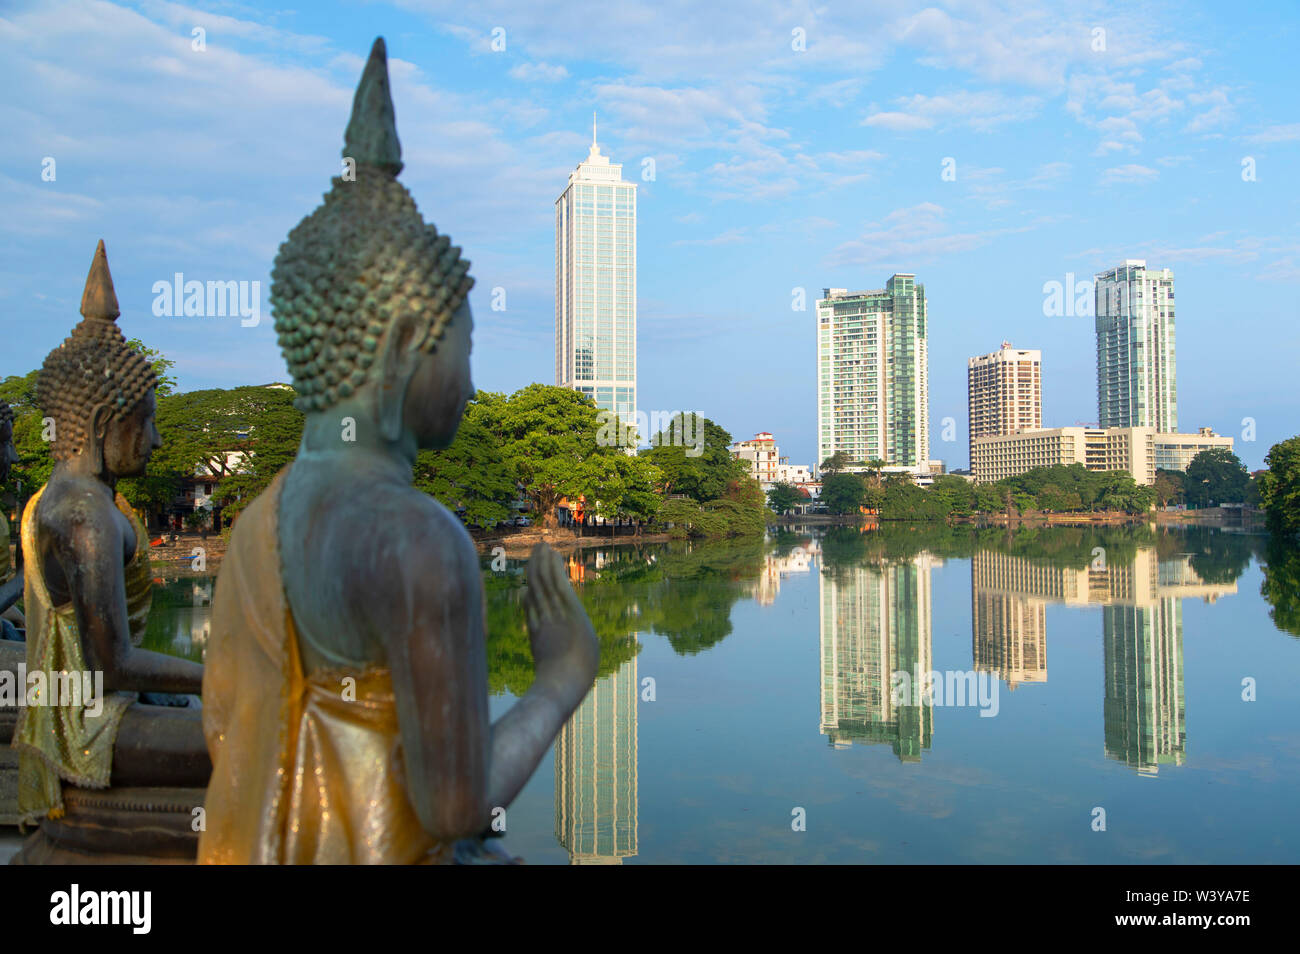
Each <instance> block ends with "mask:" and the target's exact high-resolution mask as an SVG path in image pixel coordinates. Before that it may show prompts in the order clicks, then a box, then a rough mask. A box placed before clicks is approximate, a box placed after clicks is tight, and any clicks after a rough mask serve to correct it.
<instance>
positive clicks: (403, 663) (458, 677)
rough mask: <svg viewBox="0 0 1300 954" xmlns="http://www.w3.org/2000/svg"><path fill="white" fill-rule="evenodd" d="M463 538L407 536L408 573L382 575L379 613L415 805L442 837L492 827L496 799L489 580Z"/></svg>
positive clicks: (377, 618) (376, 608)
mask: <svg viewBox="0 0 1300 954" xmlns="http://www.w3.org/2000/svg"><path fill="white" fill-rule="evenodd" d="M460 542H461V541H457V540H455V539H454V538H449V537H448V535H446V534H438V533H429V534H422V535H420V536H419V537H418V538H415V537H412V538H408V540H407V541H406V546H405V547H404V548H402V550H403V552H404V554H405V558H404V559H403V560H402V561H401V567H402V568H403V569H404V571H405V572H401V573H393V572H391V571H388V572H383V573H381V574H380V578H379V579H376V580H375V581H374V583H375V589H374V591H373V592H374V593H375V594H376V596H377V597H378V598H377V599H375V601H374V602H375V605H374V607H373V612H372V613H371V615H370V618H371V620H372V621H373V622H374V623H375V625H377V626H379V627H382V630H383V632H382V634H381V635H382V636H383V637H384V642H385V644H386V647H387V654H388V663H389V670H390V672H391V673H392V680H393V694H394V697H395V701H396V705H397V721H398V726H399V729H400V732H401V737H402V757H403V759H404V760H405V768H406V781H407V791H408V793H409V795H410V797H411V804H412V806H413V807H414V808H415V812H416V815H417V817H418V818H419V819H420V824H421V825H422V826H423V827H424V829H425V831H427V832H428V833H429V834H430V835H432V836H433V837H434V838H437V839H439V840H442V841H453V840H456V839H459V838H466V837H469V836H471V835H476V834H478V833H479V832H481V831H483V830H484V829H485V828H486V827H487V824H488V821H489V819H490V815H489V808H490V807H491V806H490V805H489V804H488V797H487V779H488V751H489V748H488V747H489V740H490V735H489V733H490V729H489V726H488V698H487V696H488V694H487V649H486V645H485V643H484V640H483V582H482V580H481V579H480V577H479V570H478V565H477V559H476V558H474V556H475V555H474V552H473V546H472V545H471V544H469V542H468V540H466V541H464V544H465V546H468V547H469V551H470V552H469V554H468V557H469V558H471V559H467V557H466V555H465V554H464V553H463V551H462V547H461V546H459V544H460Z"/></svg>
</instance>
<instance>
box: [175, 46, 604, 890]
mask: <svg viewBox="0 0 1300 954" xmlns="http://www.w3.org/2000/svg"><path fill="white" fill-rule="evenodd" d="M343 156H344V157H345V158H346V159H351V160H352V161H353V162H354V163H355V177H353V176H350V175H346V176H341V177H339V178H336V179H334V180H333V188H332V189H331V190H330V191H329V192H328V193H326V195H325V202H324V204H323V205H321V206H320V207H318V208H317V209H316V210H315V211H314V212H313V213H312V214H311V215H309V216H307V218H306V219H304V220H303V221H302V222H301V223H300V224H299V225H298V226H297V227H296V228H294V229H293V230H292V231H291V232H290V233H289V237H288V240H287V241H286V242H285V243H284V244H283V245H282V246H281V247H280V251H279V254H278V256H277V257H276V261H275V267H274V269H273V271H272V280H273V281H272V289H271V303H272V306H273V309H274V314H275V328H276V331H277V333H278V335H279V342H280V346H281V349H282V351H283V353H284V356H285V359H286V361H287V363H288V367H289V371H290V373H291V374H292V376H293V384H294V388H295V390H296V391H297V392H298V397H297V405H298V407H299V408H301V409H302V411H303V412H304V413H305V414H306V423H305V428H304V432H303V438H302V444H301V447H300V449H299V452H298V455H297V457H296V459H295V460H294V462H293V463H292V464H290V465H289V466H288V467H287V468H286V469H285V470H284V471H282V472H281V473H280V475H279V476H278V477H277V478H276V479H275V481H274V483H273V484H272V485H271V487H270V488H268V490H267V491H265V492H264V493H263V494H262V495H261V496H259V497H258V498H257V499H256V500H254V501H253V502H252V503H251V504H250V505H249V506H248V508H247V509H246V510H245V511H244V512H243V514H242V515H241V516H240V517H239V519H238V521H237V522H236V524H235V527H234V530H233V532H232V536H231V540H230V546H229V549H228V550H227V553H226V556H225V558H224V560H223V562H222V566H221V571H220V575H219V576H218V579H217V584H216V590H215V594H214V597H213V607H212V622H211V634H210V636H209V640H208V654H207V658H206V665H207V668H206V672H205V675H204V683H203V700H204V728H205V731H206V732H207V737H208V745H209V748H210V751H211V753H212V762H213V773H212V782H211V784H210V786H209V788H208V793H207V799H206V802H205V804H206V809H207V827H206V830H205V831H204V832H203V834H202V835H201V836H200V842H199V861H200V863H204V862H208V863H272V864H274V863H286V864H295V863H296V864H307V863H426V862H449V861H463V860H473V861H478V860H484V859H490V858H491V857H492V855H493V854H494V853H493V851H491V850H490V849H488V850H484V846H485V845H491V844H493V843H494V840H493V839H490V838H486V837H480V836H483V835H485V834H486V833H487V832H488V830H489V827H490V826H491V824H492V822H493V820H494V819H496V818H499V817H500V810H504V809H505V808H506V806H508V805H509V804H510V802H511V801H512V800H513V799H514V797H515V796H516V795H517V794H518V792H519V791H520V789H521V788H522V787H523V786H524V784H525V782H526V781H527V780H528V778H529V776H530V775H531V774H532V772H533V770H534V769H535V768H536V766H537V764H538V762H539V760H540V759H541V757H542V756H543V755H544V754H545V752H546V750H547V748H548V746H549V745H550V744H551V741H552V739H553V738H554V737H555V735H556V734H557V733H558V731H559V730H560V728H561V727H562V726H563V724H564V722H565V721H566V720H567V718H568V717H569V715H570V714H571V713H572V712H573V710H574V709H575V708H577V706H578V704H579V703H580V702H581V701H582V699H583V698H584V696H585V695H586V694H587V692H588V690H589V689H590V688H591V685H592V682H593V680H594V678H595V674H596V666H597V662H598V659H599V644H598V643H597V640H596V637H595V633H594V632H593V630H592V627H591V623H590V621H589V620H588V619H587V616H586V613H585V612H584V610H583V608H582V604H581V603H580V602H579V600H578V598H577V595H576V594H575V593H574V591H573V589H572V587H571V586H570V584H569V582H568V579H567V578H566V576H565V573H564V567H563V565H562V563H561V562H560V559H559V557H558V556H557V555H556V554H555V552H554V551H553V550H551V549H550V548H549V547H546V546H544V545H539V546H538V547H537V548H536V549H535V550H534V551H533V553H532V555H531V560H530V563H529V567H528V577H529V586H528V593H527V598H526V601H525V607H526V617H527V622H528V627H529V636H530V640H531V644H532V651H533V658H534V662H535V664H536V680H535V682H534V683H533V685H532V687H531V688H530V689H529V690H528V692H527V693H525V694H524V695H523V696H522V697H521V698H520V699H519V700H518V702H516V704H515V705H514V707H513V708H512V709H511V710H509V711H508V712H506V713H505V714H503V715H502V716H501V717H500V718H499V719H498V720H497V721H496V722H495V723H491V722H490V721H489V717H488V684H487V652H486V633H485V600H484V588H483V582H482V577H481V570H480V564H479V559H478V554H477V552H476V551H475V548H474V545H473V542H472V541H471V540H470V537H469V535H468V533H467V532H466V531H465V528H464V527H463V526H462V525H461V523H460V521H459V520H457V519H456V517H455V516H453V515H452V514H451V513H450V512H449V511H448V510H447V509H446V508H445V507H443V506H442V505H441V504H440V503H438V502H437V501H436V500H434V499H433V498H432V497H430V496H428V495H426V494H424V493H421V492H420V491H418V490H416V489H414V488H413V487H412V486H411V484H412V468H413V466H414V461H415V456H416V452H417V450H418V449H420V448H437V447H445V446H446V445H447V444H449V443H450V442H451V440H452V438H453V437H454V435H455V433H456V429H457V426H458V425H459V422H460V418H461V415H462V413H463V411H464V408H465V404H466V402H467V401H468V400H469V399H470V398H471V396H472V395H473V394H474V389H473V385H472V384H471V381H470V367H469V352H470V334H471V330H472V327H473V320H472V317H471V315H470V309H469V305H468V302H467V300H466V296H467V294H468V292H469V290H470V286H471V285H472V283H473V282H472V279H471V278H470V277H469V274H468V272H469V263H468V262H467V261H465V260H464V259H462V258H461V254H460V249H459V248H457V247H455V246H453V245H451V243H450V241H449V240H448V238H447V237H446V236H445V235H440V234H439V233H438V232H437V230H436V229H435V228H434V227H433V226H432V225H427V224H426V223H425V222H424V221H423V219H422V218H421V217H420V214H419V212H418V211H417V209H416V206H415V202H414V201H413V199H412V198H411V195H410V193H409V192H408V191H407V190H406V188H405V187H403V186H402V185H401V184H400V183H398V181H397V178H396V176H397V173H398V172H399V171H400V170H401V168H402V162H401V158H400V157H401V149H400V145H399V143H398V139H397V130H396V125H395V121H394V116H393V104H392V98H391V94H390V92H389V83H388V64H387V59H386V55H385V49H384V42H383V39H382V38H380V39H378V40H376V41H375V44H374V47H373V49H372V50H371V53H370V59H369V61H368V62H367V64H366V67H365V70H364V73H363V75H362V77H361V82H360V85H359V86H358V88H357V92H356V97H355V99H354V102H353V111H352V117H351V121H350V123H349V124H348V127H347V133H346V136H345V146H344V149H343Z"/></svg>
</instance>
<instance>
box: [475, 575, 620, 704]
mask: <svg viewBox="0 0 1300 954" xmlns="http://www.w3.org/2000/svg"><path fill="white" fill-rule="evenodd" d="M522 583H523V575H522V574H515V573H495V574H489V575H488V576H487V578H486V579H485V580H484V587H485V588H486V590H487V631H488V639H487V661H488V691H489V692H491V693H492V694H493V695H496V694H498V693H501V692H510V693H512V694H514V695H516V696H521V695H523V694H524V693H525V692H527V691H528V687H529V686H531V685H532V684H533V653H532V649H531V648H530V647H529V643H528V627H527V625H526V624H525V622H524V603H523V596H524V589H523V586H522ZM610 589H612V587H611V588H601V587H599V586H592V585H587V586H583V587H580V588H579V595H580V596H581V598H582V605H583V606H584V607H585V608H586V610H587V615H588V616H589V617H590V618H591V625H592V628H593V629H595V631H596V637H597V638H598V639H599V640H600V668H599V669H598V670H597V673H596V675H597V678H599V677H601V676H607V675H609V674H611V673H613V672H616V671H617V670H618V669H619V667H620V666H622V665H623V664H624V663H625V662H627V661H628V660H629V659H632V658H633V657H634V656H636V654H637V653H638V652H640V651H641V647H640V645H639V644H638V643H637V641H636V637H635V635H634V633H635V628H636V627H635V616H634V615H633V610H632V609H631V608H630V604H629V603H628V602H627V601H620V600H619V598H618V596H617V594H616V593H612V592H610Z"/></svg>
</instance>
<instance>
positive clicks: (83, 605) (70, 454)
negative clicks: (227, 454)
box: [13, 241, 211, 848]
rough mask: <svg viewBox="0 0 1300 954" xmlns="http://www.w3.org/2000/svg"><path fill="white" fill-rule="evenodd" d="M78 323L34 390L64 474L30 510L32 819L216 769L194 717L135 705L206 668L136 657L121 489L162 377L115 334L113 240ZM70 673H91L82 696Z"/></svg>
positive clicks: (134, 531) (24, 748)
mask: <svg viewBox="0 0 1300 954" xmlns="http://www.w3.org/2000/svg"><path fill="white" fill-rule="evenodd" d="M81 314H82V316H83V320H82V321H81V322H80V323H79V324H78V325H77V326H76V327H75V328H73V329H72V334H71V335H70V336H69V337H68V338H67V339H66V340H65V341H64V342H63V344H61V345H59V347H57V348H55V349H54V350H53V351H51V352H50V354H49V355H48V356H47V357H46V359H45V362H44V364H43V365H42V367H41V370H40V373H39V375H38V377H37V382H36V398H37V403H38V404H39V405H40V407H41V409H42V412H43V413H44V415H45V416H46V417H48V418H51V419H52V420H53V426H54V439H53V442H52V444H51V447H50V451H51V455H52V456H53V458H54V468H53V471H52V472H51V474H50V479H49V481H48V482H47V483H46V484H45V486H44V487H42V488H41V489H40V491H38V492H37V493H36V494H35V495H34V496H33V497H32V498H31V500H30V501H28V504H27V507H26V509H25V510H24V512H23V518H22V534H21V537H22V546H23V565H24V576H25V580H24V584H25V585H24V599H23V603H24V606H25V609H26V615H27V671H28V674H29V679H30V678H31V674H33V673H36V672H38V671H39V672H41V673H43V674H44V682H45V686H46V691H47V692H49V693H50V694H51V695H50V697H49V698H46V699H43V700H41V703H40V704H38V705H32V704H30V703H29V704H28V705H27V706H26V707H24V708H23V709H22V711H21V713H20V715H19V718H18V724H17V726H16V728H15V730H14V741H13V744H14V747H15V748H17V749H18V750H19V785H18V809H19V814H20V816H21V818H22V819H23V821H24V822H25V823H31V822H41V823H42V824H44V822H45V821H46V820H49V819H59V818H61V817H62V816H63V815H64V810H65V804H64V803H65V798H64V796H65V789H66V787H67V786H73V787H79V788H83V789H92V790H93V789H104V788H106V787H108V786H109V785H110V784H111V785H112V786H114V787H115V788H117V787H123V786H125V787H132V786H148V785H155V786H194V785H198V786H201V785H203V784H204V783H205V782H206V780H207V776H208V773H209V772H210V771H211V763H210V761H209V760H208V757H207V751H206V747H205V745H204V739H203V735H202V724H201V717H200V714H199V711H198V709H197V708H195V709H193V710H186V709H169V708H163V707H160V706H152V705H143V704H141V703H139V702H138V701H137V697H138V695H139V693H141V692H158V693H197V692H198V691H199V690H200V687H201V686H202V681H203V667H202V666H201V665H198V664H196V663H193V662H190V661H188V660H184V659H179V658H174V657H172V656H167V655H164V654H162V653H155V652H149V651H147V650H143V649H139V648H137V647H138V644H139V643H140V641H141V639H143V637H144V632H145V622H146V617H147V616H148V613H149V606H150V602H151V593H150V587H151V585H152V571H151V568H150V564H149V538H148V536H147V535H146V533H145V529H144V527H143V525H142V524H141V523H140V520H139V518H138V517H137V516H136V515H135V512H134V511H133V510H132V509H131V507H130V505H129V504H128V503H127V501H126V499H125V498H124V497H123V496H122V495H121V494H119V493H117V491H116V483H117V480H118V479H119V478H121V477H129V476H135V475H138V474H142V473H143V472H144V469H145V466H146V465H147V464H148V462H149V458H150V456H151V455H152V454H153V450H154V448H156V447H158V446H160V443H161V442H160V439H159V435H158V430H157V428H156V427H155V426H154V409H155V402H154V387H155V384H156V379H155V376H154V372H153V369H152V367H151V366H150V364H149V362H148V361H147V360H146V359H145V357H144V356H143V355H141V354H140V353H139V352H137V351H135V350H134V349H133V348H131V347H130V346H129V345H128V344H127V342H126V339H125V338H124V337H123V335H122V332H121V331H120V330H119V329H118V327H117V321H116V319H117V317H118V314H119V311H118V306H117V296H116V295H115V293H114V291H113V279H112V276H111V275H110V274H109V270H108V258H107V256H106V254H105V251H104V243H103V241H101V242H100V243H99V245H98V247H97V248H96V250H95V256H94V260H93V262H92V264H91V267H90V274H89V276H88V277H87V279H86V288H85V292H84V293H83V295H82V299H81ZM60 673H71V674H73V676H74V677H75V676H77V675H80V674H83V673H84V674H88V675H89V677H90V678H89V680H88V681H83V685H82V693H81V698H80V700H76V701H74V700H75V695H74V693H73V690H72V689H71V687H70V684H69V683H68V682H67V681H66V679H65V680H64V681H62V682H60V679H59V674H60ZM98 678H102V694H100V693H98V692H97V690H96V687H95V680H96V679H98ZM56 685H60V686H61V687H62V690H61V691H60V692H59V694H58V695H55V691H56V690H55V686H56ZM87 687H89V688H90V689H91V690H92V691H91V692H89V693H87V692H86V691H85V690H86V688H87ZM90 841H91V842H93V841H94V836H93V835H92V836H91V838H90ZM82 847H83V848H84V847H86V846H85V845H83V846H82Z"/></svg>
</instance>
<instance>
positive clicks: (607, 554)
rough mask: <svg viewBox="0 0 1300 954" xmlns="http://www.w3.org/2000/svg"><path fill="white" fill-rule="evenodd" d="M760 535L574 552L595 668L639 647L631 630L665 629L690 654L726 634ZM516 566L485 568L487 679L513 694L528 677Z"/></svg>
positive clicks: (608, 667)
mask: <svg viewBox="0 0 1300 954" xmlns="http://www.w3.org/2000/svg"><path fill="white" fill-rule="evenodd" d="M763 553H764V544H763V541H762V540H761V539H744V540H731V541H724V540H719V541H710V542H707V543H703V544H699V543H694V544H692V543H676V544H670V545H668V546H664V547H617V548H612V549H610V550H604V551H600V552H599V556H598V555H597V552H596V551H585V552H584V553H583V554H582V555H581V557H580V559H581V560H582V561H583V565H582V567H581V569H582V570H583V571H584V572H583V582H582V584H581V585H579V586H578V594H579V596H580V597H581V599H582V605H583V606H584V607H585V608H586V610H587V615H588V616H589V617H590V618H591V624H592V627H593V628H594V629H595V631H596V636H597V637H598V638H599V639H600V669H599V673H598V676H606V675H609V674H611V673H614V672H616V671H617V670H618V669H619V668H620V667H621V666H622V665H623V664H624V663H625V662H627V661H628V660H629V659H632V658H633V657H634V656H636V655H637V653H638V652H640V649H641V647H640V645H639V644H638V642H637V640H636V634H637V633H638V632H653V633H656V634H658V635H661V636H664V637H665V638H666V639H667V640H668V642H669V644H670V645H671V646H672V647H673V649H674V650H675V651H676V652H678V653H680V654H682V655H692V654H694V653H698V652H702V651H703V650H705V649H708V648H709V647H711V646H714V645H716V644H717V643H719V642H721V641H722V640H723V639H725V638H726V637H727V636H728V635H730V634H731V607H732V605H733V604H735V602H736V601H737V600H738V599H740V598H741V597H743V596H747V595H749V592H750V589H751V588H752V584H753V581H754V580H756V579H757V578H758V577H759V574H760V573H761V571H762V568H763ZM524 582H525V574H524V571H523V567H522V566H519V567H516V568H514V569H513V570H510V571H506V572H500V573H487V574H485V580H484V586H485V588H486V590H487V630H488V647H487V648H488V686H489V689H490V691H491V692H492V693H493V694H496V693H500V692H510V693H513V694H514V695H520V694H522V693H523V692H525V691H526V690H527V689H528V687H529V686H530V685H531V684H532V681H533V657H532V652H531V650H530V649H529V643H528V629H527V626H526V625H525V623H524V609H523V594H524V589H523V585H524Z"/></svg>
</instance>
